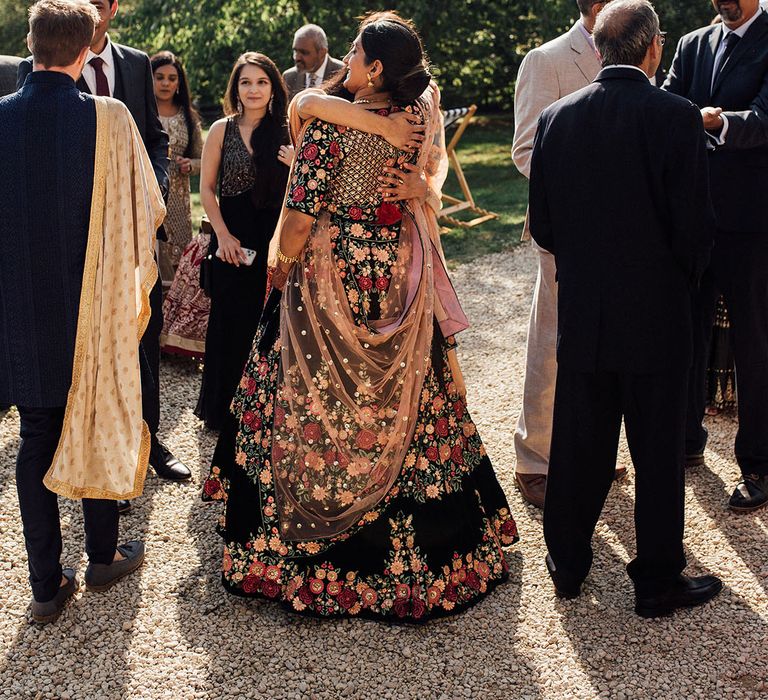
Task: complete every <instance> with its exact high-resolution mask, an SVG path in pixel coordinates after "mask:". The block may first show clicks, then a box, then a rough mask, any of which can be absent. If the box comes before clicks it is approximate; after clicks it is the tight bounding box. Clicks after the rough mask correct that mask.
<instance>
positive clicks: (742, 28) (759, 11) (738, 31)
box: [723, 6, 764, 39]
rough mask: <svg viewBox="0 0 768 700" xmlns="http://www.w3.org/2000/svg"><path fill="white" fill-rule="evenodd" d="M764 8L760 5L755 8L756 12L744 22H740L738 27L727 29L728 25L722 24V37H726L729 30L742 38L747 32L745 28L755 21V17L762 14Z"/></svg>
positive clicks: (747, 28)
mask: <svg viewBox="0 0 768 700" xmlns="http://www.w3.org/2000/svg"><path fill="white" fill-rule="evenodd" d="M763 12H764V10H763V8H762V6H761V7H758V8H757V12H755V14H754V15H752V17H750V18H749V19H748V20H747V21H746V22H744V24H742V25H741V26H740V27H739V28H738V29H728V27H726V26H725V24H723V39H725V37H727V36H728V35H729V34H730V33H731V32H733V33H734V34H735V35H736V36H737V37H739V39H743V38H744V35H745V34H746V33H747V30H749V28H750V27H751V26H752V25H753V24H754V23H755V21H756V20H757V18H758V17H759V16H760V15H761V14H763Z"/></svg>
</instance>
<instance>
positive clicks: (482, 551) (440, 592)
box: [223, 509, 514, 621]
mask: <svg viewBox="0 0 768 700" xmlns="http://www.w3.org/2000/svg"><path fill="white" fill-rule="evenodd" d="M390 524H391V534H390V538H391V545H392V548H391V550H390V552H389V556H388V558H387V559H386V560H385V561H384V562H383V564H384V566H385V568H384V569H383V571H382V573H381V574H374V575H367V576H361V575H359V574H358V573H357V572H353V571H349V572H344V571H342V570H340V569H338V568H336V567H334V566H333V565H332V564H331V563H330V562H324V563H323V564H321V565H317V564H310V563H309V562H307V563H306V564H302V563H301V561H297V560H296V559H285V558H283V557H282V556H281V555H279V553H275V552H272V551H271V550H269V551H264V552H261V553H257V552H254V548H253V547H251V548H249V547H248V546H247V545H246V546H241V545H236V544H230V545H229V546H228V547H226V548H225V554H224V566H223V569H224V576H225V578H226V580H227V581H228V582H229V584H230V585H232V586H235V587H236V588H240V589H241V590H242V591H243V593H245V594H246V595H262V596H264V597H265V598H271V599H278V600H280V601H281V602H283V603H285V604H287V605H289V606H290V607H291V608H292V609H293V610H297V611H299V612H303V611H308V612H312V613H314V614H317V615H321V616H332V615H352V616H354V615H358V614H360V612H361V611H363V610H368V611H370V612H372V613H374V614H377V615H380V616H382V617H396V618H398V619H405V620H407V619H410V620H414V621H417V620H421V619H422V618H424V617H425V616H426V615H427V614H428V613H430V612H442V613H445V612H451V611H453V610H455V609H457V606H465V605H468V604H471V603H473V602H474V601H476V600H477V599H479V598H480V597H482V596H483V595H484V594H485V593H487V592H488V590H489V586H492V585H494V584H496V583H499V582H500V581H503V580H504V579H505V578H506V576H507V568H508V567H507V564H506V561H505V559H504V555H503V552H502V550H501V546H500V542H499V531H500V530H501V529H507V530H509V529H510V528H514V522H513V521H512V520H511V519H510V516H509V511H508V510H507V509H502V510H500V511H498V513H496V514H495V516H494V517H493V518H492V519H491V520H488V519H484V523H483V526H482V530H481V534H482V537H481V539H480V541H479V544H478V545H477V546H476V547H475V549H474V550H473V551H471V552H467V553H466V554H464V555H460V554H459V553H458V552H457V553H455V554H454V555H453V558H452V559H451V560H450V562H449V563H448V564H446V565H443V566H440V567H437V568H436V569H433V568H431V567H430V566H429V562H428V561H427V559H426V557H425V556H424V554H422V552H421V549H420V548H419V546H418V545H417V544H416V531H415V530H414V528H413V519H412V516H406V515H404V514H403V513H398V514H396V515H395V516H394V517H392V518H391V520H390ZM249 544H250V543H249ZM265 560H268V561H271V562H274V563H271V564H269V565H266V564H265V563H264V561H265ZM414 576H416V577H417V578H416V581H417V582H416V583H414V582H413V581H414ZM458 609H460V608H458Z"/></svg>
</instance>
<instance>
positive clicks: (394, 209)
mask: <svg viewBox="0 0 768 700" xmlns="http://www.w3.org/2000/svg"><path fill="white" fill-rule="evenodd" d="M402 218H403V214H402V212H401V211H400V207H399V206H397V205H396V204H390V203H389V202H382V203H381V204H380V205H379V208H378V209H377V210H376V223H377V224H379V225H381V226H391V225H392V224H396V223H397V222H398V221H400V219H402Z"/></svg>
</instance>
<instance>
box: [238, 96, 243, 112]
mask: <svg viewBox="0 0 768 700" xmlns="http://www.w3.org/2000/svg"><path fill="white" fill-rule="evenodd" d="M237 113H238V114H239V115H240V116H241V117H242V116H243V102H242V100H241V99H240V98H239V97H238V98H237Z"/></svg>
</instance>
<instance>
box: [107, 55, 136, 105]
mask: <svg viewBox="0 0 768 700" xmlns="http://www.w3.org/2000/svg"><path fill="white" fill-rule="evenodd" d="M112 57H113V59H114V61H115V90H114V94H113V95H112V97H114V98H115V99H117V100H120V101H121V102H122V103H124V104H126V105H129V104H131V100H130V97H129V96H128V92H129V90H130V89H131V87H132V86H133V81H132V80H131V64H130V61H126V60H125V54H124V53H123V51H122V49H121V48H120V47H119V46H118V45H117V44H112Z"/></svg>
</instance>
